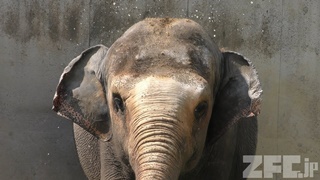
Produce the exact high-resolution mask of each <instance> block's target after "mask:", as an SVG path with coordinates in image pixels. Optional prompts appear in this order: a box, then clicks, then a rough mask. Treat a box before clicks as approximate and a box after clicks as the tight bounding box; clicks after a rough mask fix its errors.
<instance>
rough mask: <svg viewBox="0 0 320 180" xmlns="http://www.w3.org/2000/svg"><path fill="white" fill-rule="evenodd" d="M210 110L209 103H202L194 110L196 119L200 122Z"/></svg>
mask: <svg viewBox="0 0 320 180" xmlns="http://www.w3.org/2000/svg"><path fill="white" fill-rule="evenodd" d="M207 110H208V103H207V102H201V103H199V104H198V106H197V107H196V108H195V109H194V116H195V118H196V119H198V120H200V119H201V118H203V117H204V116H205V115H206V114H207Z"/></svg>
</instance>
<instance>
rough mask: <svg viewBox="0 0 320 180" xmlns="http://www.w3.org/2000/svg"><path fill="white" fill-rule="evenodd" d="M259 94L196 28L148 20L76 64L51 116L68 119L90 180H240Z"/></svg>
mask: <svg viewBox="0 0 320 180" xmlns="http://www.w3.org/2000/svg"><path fill="white" fill-rule="evenodd" d="M261 95H262V88H261V85H260V81H259V78H258V74H257V71H256V68H255V67H254V66H253V64H252V62H251V61H250V60H248V59H246V58H245V57H244V56H242V55H240V54H239V53H236V52H233V51H226V50H221V49H219V48H218V47H217V45H216V44H215V43H214V42H213V40H212V38H211V37H210V36H209V34H207V33H206V32H205V30H204V29H203V28H202V27H201V26H200V25H199V24H198V23H196V22H194V21H192V20H190V19H179V18H146V19H144V20H142V21H140V22H137V23H136V24H134V25H133V26H131V27H130V28H129V29H128V30H127V31H126V32H124V34H123V35H122V36H121V37H120V38H119V39H117V40H116V41H115V42H114V43H113V44H112V45H111V47H110V48H108V47H106V46H104V45H96V46H93V47H91V48H89V49H87V50H85V51H84V52H82V53H81V54H80V55H79V56H78V57H76V58H74V59H73V60H72V61H71V62H70V63H69V65H68V66H67V67H66V68H65V69H64V71H63V73H62V75H61V78H60V81H59V84H58V86H57V90H56V93H55V96H54V99H53V110H54V111H56V112H57V113H58V115H60V116H63V117H65V118H67V119H70V120H72V122H73V124H74V138H75V143H76V148H77V152H78V156H79V160H80V164H81V166H82V168H83V170H84V172H85V174H86V176H87V177H88V179H137V180H142V179H143V180H149V179H161V180H171V179H172V180H175V179H242V173H243V170H244V169H245V168H246V167H247V164H244V163H243V162H242V156H243V155H253V154H255V151H256V144H257V132H258V129H257V115H258V114H259V112H260V105H261V101H262V98H261Z"/></svg>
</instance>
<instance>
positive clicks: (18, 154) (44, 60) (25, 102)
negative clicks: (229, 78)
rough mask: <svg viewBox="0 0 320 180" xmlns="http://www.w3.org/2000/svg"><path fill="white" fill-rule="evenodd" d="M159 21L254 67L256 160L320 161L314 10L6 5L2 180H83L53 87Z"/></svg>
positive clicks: (261, 1) (101, 1) (219, 4)
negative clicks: (196, 33)
mask: <svg viewBox="0 0 320 180" xmlns="http://www.w3.org/2000/svg"><path fill="white" fill-rule="evenodd" d="M159 16H160V17H187V18H191V19H194V20H195V21H197V22H198V23H199V24H201V25H202V26H204V27H205V29H206V30H207V31H208V33H210V34H211V36H212V37H213V38H214V40H215V42H216V43H217V44H218V45H219V46H220V47H224V48H226V49H230V50H234V51H238V52H241V53H242V54H244V55H245V56H246V57H248V58H249V59H251V60H252V61H253V62H254V63H255V65H256V68H257V69H258V72H259V75H260V79H261V81H262V85H263V89H264V96H263V99H264V101H263V109H262V113H261V115H260V119H259V143H258V151H257V154H262V155H267V154H279V155H285V154H293V155H301V156H302V157H307V158H310V161H315V162H320V102H319V100H320V96H319V92H320V87H319V86H320V78H319V71H320V58H319V52H320V51H319V47H320V38H319V37H320V1H317V0H313V1H311V0H308V1H307V0H299V1H298V0H279V1H275V0H274V1H270V0H254V1H250V0H241V1H231V0H230V1H220V0H219V1H218V0H215V1H210V0H207V1H200V0H198V1H197V0H188V1H183V0H177V1H169V0H165V1H163V0H160V1H141V0H136V1H134V0H126V1H121V2H118V1H105V0H97V1H85V0H77V1H76V0H65V1H54V0H49V1H36V0H3V1H1V2H0V55H1V56H0V144H1V146H0V169H1V171H0V179H52V180H53V179H85V177H84V175H83V172H82V170H81V167H80V165H79V162H78V159H77V156H76V151H75V146H74V142H73V137H72V136H73V135H72V124H71V122H69V121H67V120H64V119H63V118H60V117H58V116H57V115H56V114H55V113H54V112H52V111H51V100H52V97H53V94H54V91H55V87H56V84H57V82H58V78H59V76H60V74H61V72H62V70H63V68H64V67H65V66H66V64H68V62H69V61H70V60H71V59H72V58H74V57H75V56H76V55H78V54H79V53H80V52H81V51H82V50H84V49H85V48H87V47H89V46H92V45H95V44H98V43H102V44H105V45H107V46H110V45H111V44H112V42H113V41H114V40H115V39H117V38H118V37H119V36H120V35H121V34H122V33H123V32H124V31H125V30H126V29H127V28H128V27H130V26H131V25H132V24H134V23H135V22H137V21H139V20H141V19H144V18H145V17H159ZM277 178H278V179H281V175H279V176H277ZM319 178H320V173H319V172H317V174H316V175H315V179H319Z"/></svg>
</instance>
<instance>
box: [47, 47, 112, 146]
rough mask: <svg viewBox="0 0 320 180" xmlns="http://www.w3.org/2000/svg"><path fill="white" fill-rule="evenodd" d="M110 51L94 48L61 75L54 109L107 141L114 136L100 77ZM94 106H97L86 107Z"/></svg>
mask: <svg viewBox="0 0 320 180" xmlns="http://www.w3.org/2000/svg"><path fill="white" fill-rule="evenodd" d="M107 51H108V48H107V47H105V46H104V45H97V46H93V47H91V48H89V49H87V50H85V51H83V52H82V53H81V54H80V55H79V56H77V57H76V58H74V59H73V60H72V61H71V62H70V63H69V64H68V66H66V68H65V69H64V71H63V73H62V74H61V76H60V80H59V83H58V86H57V88H56V92H55V95H54V98H53V107H52V109H53V110H54V111H55V112H57V114H58V115H59V116H62V117H64V118H66V119H69V120H72V121H73V122H74V123H76V124H78V125H79V126H81V127H82V128H84V129H85V130H86V131H88V132H90V133H91V134H92V135H94V136H96V137H98V138H99V139H101V140H103V141H108V140H109V139H110V138H111V136H112V135H111V132H110V122H109V116H108V107H107V100H106V97H105V92H104V87H103V82H102V81H101V79H100V76H101V75H99V73H100V72H101V71H100V68H101V67H100V66H101V64H102V61H103V60H105V56H106V54H107ZM96 94H99V95H100V96H99V97H97V95H96ZM92 102H95V103H92ZM90 104H95V105H96V106H95V107H86V106H89V105H90Z"/></svg>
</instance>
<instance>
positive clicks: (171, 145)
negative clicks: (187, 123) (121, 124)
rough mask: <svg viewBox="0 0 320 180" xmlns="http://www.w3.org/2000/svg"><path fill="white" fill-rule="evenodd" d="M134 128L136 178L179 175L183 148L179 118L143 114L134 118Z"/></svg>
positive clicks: (133, 151)
mask: <svg viewBox="0 0 320 180" xmlns="http://www.w3.org/2000/svg"><path fill="white" fill-rule="evenodd" d="M148 116H150V115H148ZM152 116H157V115H155V114H154V113H153V115H152ZM131 128H132V129H133V134H132V135H133V136H132V138H131V140H130V141H131V142H133V144H132V154H131V164H132V165H133V168H134V171H135V175H136V179H138V180H139V179H143V180H148V179H162V180H164V179H168V180H170V179H178V178H179V174H180V170H181V166H182V158H181V157H182V153H183V152H182V151H183V149H184V148H183V145H182V142H183V139H182V137H181V135H180V133H179V131H180V129H181V127H179V121H178V120H177V119H174V118H170V117H164V116H163V115H162V117H161V118H157V117H151V118H144V117H143V116H142V118H141V119H138V120H136V121H133V123H132V127H131Z"/></svg>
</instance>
